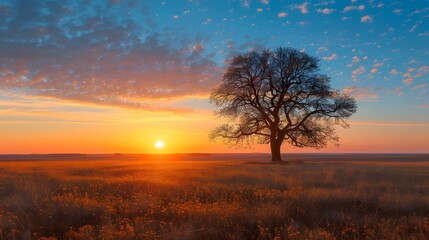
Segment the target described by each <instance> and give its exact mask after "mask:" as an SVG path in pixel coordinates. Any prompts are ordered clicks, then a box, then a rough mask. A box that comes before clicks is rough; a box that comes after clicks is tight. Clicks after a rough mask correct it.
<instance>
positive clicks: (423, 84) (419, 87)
mask: <svg viewBox="0 0 429 240" xmlns="http://www.w3.org/2000/svg"><path fill="white" fill-rule="evenodd" d="M426 86H427V84H426V83H422V84H420V85H417V86H415V87H413V88H412V89H413V90H416V89H422V88H425V87H426Z"/></svg>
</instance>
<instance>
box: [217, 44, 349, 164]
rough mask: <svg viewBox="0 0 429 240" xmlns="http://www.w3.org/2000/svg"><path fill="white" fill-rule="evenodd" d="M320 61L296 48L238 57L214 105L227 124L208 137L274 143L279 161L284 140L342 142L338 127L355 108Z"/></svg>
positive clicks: (315, 145)
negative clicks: (332, 86)
mask: <svg viewBox="0 0 429 240" xmlns="http://www.w3.org/2000/svg"><path fill="white" fill-rule="evenodd" d="M319 61H320V60H319V59H318V58H316V57H313V56H310V55H308V54H306V53H305V52H303V51H299V50H297V49H293V48H282V47H280V48H278V49H276V50H275V51H269V50H264V51H262V52H249V53H246V54H243V55H239V56H236V57H234V58H233V59H232V62H231V63H230V64H229V66H228V67H227V69H226V72H225V74H224V76H223V81H222V84H221V85H220V86H219V87H217V88H216V89H214V90H213V91H212V93H211V96H210V101H211V102H212V103H214V104H215V105H216V106H217V107H220V110H219V111H217V112H216V114H217V115H218V116H221V117H226V118H227V119H228V121H229V123H228V124H223V125H221V126H219V127H217V128H215V129H214V130H213V131H212V132H211V133H210V138H211V139H212V140H215V139H218V138H220V139H222V140H223V141H224V142H225V143H227V144H230V145H231V144H232V145H236V146H242V145H243V144H245V145H248V144H251V143H254V142H255V141H256V142H257V143H259V144H268V143H269V144H270V146H271V154H272V161H281V154H280V148H281V145H282V143H283V141H286V142H288V143H289V144H290V145H292V146H295V147H300V148H302V147H312V148H316V149H319V148H323V147H326V145H327V143H328V142H333V143H335V144H337V143H338V141H339V138H338V137H337V136H336V134H335V129H334V126H335V125H340V126H342V127H347V126H348V124H347V123H346V121H345V120H346V119H347V118H349V117H350V116H351V115H352V114H353V113H355V112H356V110H357V105H356V101H355V99H354V98H352V97H351V96H349V95H346V94H342V93H340V91H339V90H334V89H332V88H331V87H330V84H329V81H330V78H329V77H328V76H327V75H324V74H321V73H319Z"/></svg>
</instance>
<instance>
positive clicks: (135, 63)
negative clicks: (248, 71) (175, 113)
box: [0, 0, 222, 111]
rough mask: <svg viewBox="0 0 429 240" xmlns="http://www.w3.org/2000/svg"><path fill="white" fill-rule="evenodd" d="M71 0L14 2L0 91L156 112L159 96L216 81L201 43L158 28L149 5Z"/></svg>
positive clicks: (179, 94) (193, 93)
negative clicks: (133, 12) (64, 0)
mask: <svg viewBox="0 0 429 240" xmlns="http://www.w3.org/2000/svg"><path fill="white" fill-rule="evenodd" d="M32 3H33V2H32ZM72 3H73V4H70V6H67V7H65V6H64V4H63V3H60V2H53V1H37V2H34V4H31V5H29V4H28V2H26V1H17V2H14V4H15V5H11V8H13V11H10V13H6V14H7V17H8V19H10V20H9V21H8V22H7V23H5V27H4V28H0V31H1V32H0V34H1V36H2V37H1V38H0V52H1V54H0V66H2V68H1V70H0V88H3V89H16V90H19V91H21V92H23V93H25V94H28V95H34V96H42V97H54V98H58V99H64V100H68V101H75V102H81V103H92V104H97V105H109V106H119V107H125V108H137V109H146V110H154V111H157V110H159V109H161V108H163V109H167V108H168V106H161V105H162V104H159V103H158V102H160V101H161V100H163V101H164V102H166V101H168V100H174V99H181V98H188V97H201V96H207V95H208V94H209V91H210V89H211V88H213V87H214V86H216V85H217V84H218V82H219V79H220V77H221V74H222V73H221V69H220V67H219V66H218V65H217V64H216V63H215V62H213V61H212V60H211V59H210V57H208V56H206V55H205V51H204V47H203V45H202V44H194V43H195V42H200V40H199V39H195V38H193V37H186V36H183V35H178V34H179V33H174V32H173V33H172V32H171V31H168V30H160V29H159V28H158V27H157V26H156V24H155V23H154V20H153V19H152V17H151V14H150V11H149V8H148V7H147V6H146V5H144V4H139V5H134V3H133V1H121V4H106V5H104V4H101V3H100V2H95V1H94V2H90V3H89V4H88V2H87V1H84V0H82V1H73V2H72ZM129 9H134V10H136V11H139V12H143V13H145V14H144V15H143V16H144V17H142V19H135V18H133V17H132V16H129V15H128V14H127V13H128V11H129ZM100 11H102V12H103V16H99V15H97V14H95V13H96V12H100ZM60 19H61V24H59V23H58V22H59V21H60ZM184 49H188V50H187V51H184ZM189 49H192V50H193V51H189Z"/></svg>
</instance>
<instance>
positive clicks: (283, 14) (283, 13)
mask: <svg viewBox="0 0 429 240" xmlns="http://www.w3.org/2000/svg"><path fill="white" fill-rule="evenodd" d="M286 15H287V13H286V12H279V13H278V14H277V17H279V18H283V17H286Z"/></svg>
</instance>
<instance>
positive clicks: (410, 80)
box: [402, 77, 414, 85]
mask: <svg viewBox="0 0 429 240" xmlns="http://www.w3.org/2000/svg"><path fill="white" fill-rule="evenodd" d="M413 80H414V79H413V78H412V77H409V78H407V79H405V80H404V81H402V82H403V83H404V84H405V85H410V84H412V83H413Z"/></svg>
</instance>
